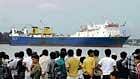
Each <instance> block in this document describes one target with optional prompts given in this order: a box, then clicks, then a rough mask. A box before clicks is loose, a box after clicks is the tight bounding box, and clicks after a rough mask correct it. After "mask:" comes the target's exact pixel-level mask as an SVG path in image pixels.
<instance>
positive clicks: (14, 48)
mask: <svg viewBox="0 0 140 79" xmlns="http://www.w3.org/2000/svg"><path fill="white" fill-rule="evenodd" d="M27 48H32V49H33V51H35V52H37V53H38V54H39V55H40V53H41V51H42V50H43V49H48V50H49V52H51V51H56V50H57V51H59V50H60V49H61V48H66V49H67V50H68V49H73V50H74V52H75V50H76V49H77V48H81V49H82V51H83V52H82V55H83V56H86V52H87V51H88V49H98V50H99V51H100V57H104V50H105V49H106V48H110V49H111V50H112V53H115V54H117V56H118V58H119V54H120V52H121V51H126V52H127V53H128V55H130V54H132V52H134V51H135V49H137V48H140V46H129V45H124V46H123V47H122V48H121V47H68V46H63V47H62V46H10V45H9V44H0V51H4V52H6V53H7V54H8V55H9V56H10V59H12V58H13V57H14V53H15V52H18V51H25V50H26V49H27ZM25 56H27V55H26V54H25Z"/></svg>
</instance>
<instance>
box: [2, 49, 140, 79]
mask: <svg viewBox="0 0 140 79" xmlns="http://www.w3.org/2000/svg"><path fill="white" fill-rule="evenodd" d="M74 52H75V53H74ZM24 53H25V52H23V51H19V52H16V53H15V54H14V57H15V58H14V59H12V60H11V59H9V56H8V55H7V54H6V53H5V52H0V79H140V49H136V50H135V51H134V52H133V53H132V54H131V55H130V56H127V52H125V51H122V52H121V53H120V57H118V56H117V55H114V54H112V52H111V49H105V50H104V54H105V57H103V58H99V55H100V51H99V50H97V49H95V50H93V49H89V50H88V51H87V56H82V53H83V52H82V49H76V51H74V50H73V49H68V50H66V49H65V48H61V49H60V51H51V52H49V51H48V50H47V49H44V50H42V53H41V55H38V53H37V52H33V50H32V49H31V48H27V49H26V54H27V55H28V57H24ZM117 58H119V59H117Z"/></svg>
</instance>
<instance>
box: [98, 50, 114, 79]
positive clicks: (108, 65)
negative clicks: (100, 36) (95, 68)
mask: <svg viewBox="0 0 140 79" xmlns="http://www.w3.org/2000/svg"><path fill="white" fill-rule="evenodd" d="M105 55H106V57H104V58H102V59H101V60H100V61H99V63H98V64H99V67H101V70H102V72H103V79H109V75H110V73H111V72H113V71H114V70H115V66H116V61H115V60H113V59H112V58H110V55H111V50H110V49H106V50H105Z"/></svg>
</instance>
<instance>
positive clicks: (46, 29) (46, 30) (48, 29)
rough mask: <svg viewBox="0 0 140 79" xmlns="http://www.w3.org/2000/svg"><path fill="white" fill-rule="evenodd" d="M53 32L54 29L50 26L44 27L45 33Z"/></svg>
mask: <svg viewBox="0 0 140 79" xmlns="http://www.w3.org/2000/svg"><path fill="white" fill-rule="evenodd" d="M52 33H53V32H52V29H51V28H50V27H44V30H43V34H44V35H51V34H52Z"/></svg>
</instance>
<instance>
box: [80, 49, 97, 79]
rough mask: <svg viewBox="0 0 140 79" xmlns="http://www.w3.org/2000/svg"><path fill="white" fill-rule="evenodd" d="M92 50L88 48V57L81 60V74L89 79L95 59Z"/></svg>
mask: <svg viewBox="0 0 140 79" xmlns="http://www.w3.org/2000/svg"><path fill="white" fill-rule="evenodd" d="M93 56H94V53H93V50H91V49H90V50H88V57H86V59H85V60H84V62H83V72H84V73H83V74H84V78H85V79H90V78H92V76H93V70H94V69H95V59H94V57H93Z"/></svg>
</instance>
